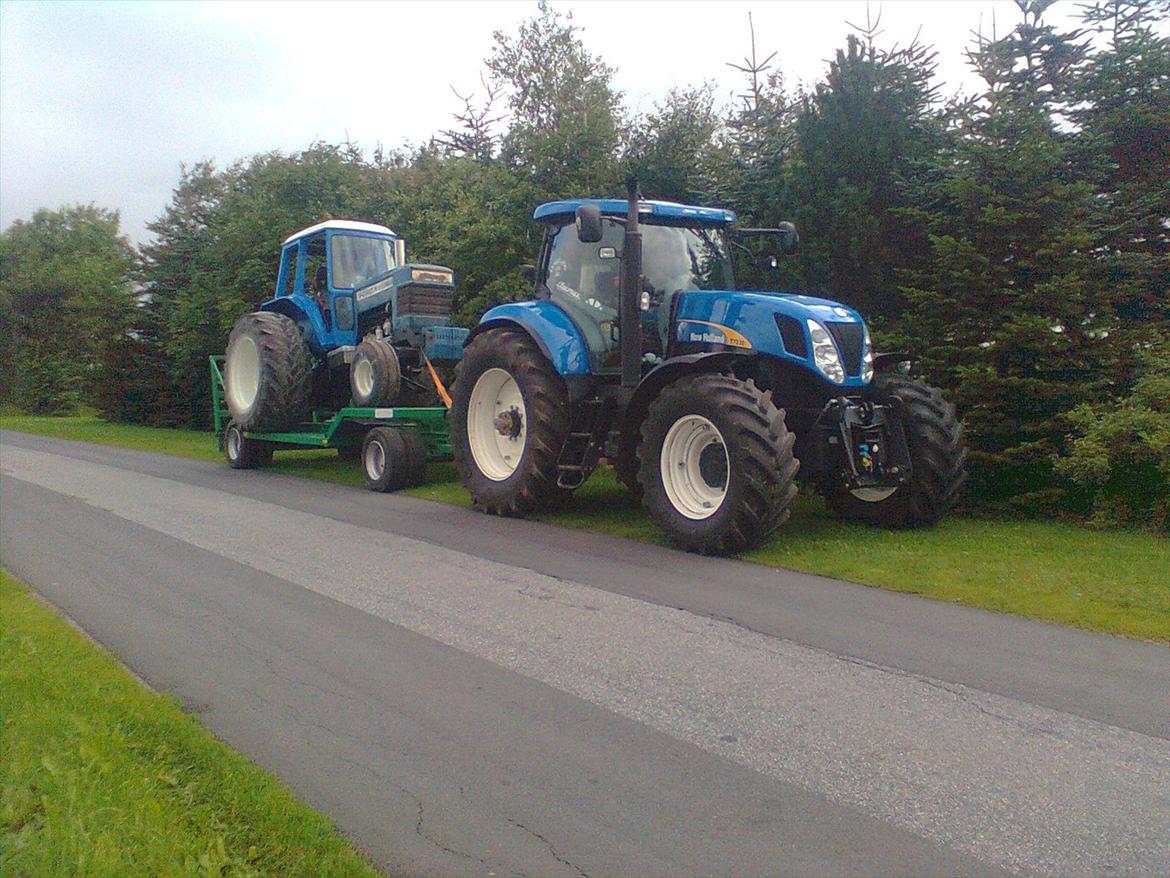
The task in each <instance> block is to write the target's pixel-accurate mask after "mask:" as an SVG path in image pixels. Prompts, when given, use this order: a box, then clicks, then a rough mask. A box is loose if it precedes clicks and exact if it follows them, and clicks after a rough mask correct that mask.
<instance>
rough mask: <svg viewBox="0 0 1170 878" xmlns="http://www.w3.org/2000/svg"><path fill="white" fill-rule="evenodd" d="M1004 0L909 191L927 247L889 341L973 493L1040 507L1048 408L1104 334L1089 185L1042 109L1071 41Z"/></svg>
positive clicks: (1106, 321)
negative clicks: (911, 359) (944, 425)
mask: <svg viewBox="0 0 1170 878" xmlns="http://www.w3.org/2000/svg"><path fill="white" fill-rule="evenodd" d="M1018 3H1019V6H1020V9H1021V11H1022V12H1023V14H1024V21H1023V22H1022V23H1021V24H1020V25H1019V26H1018V27H1017V28H1015V29H1014V30H1013V31H1012V32H1011V33H1010V34H1008V35H1007V36H1005V37H1003V38H1000V39H992V40H984V39H981V40H980V41H979V43H978V45H977V46H976V47H975V48H974V49H973V50H972V51H971V52H970V53H969V57H970V59H971V62H972V64H973V65H974V66H975V69H976V70H977V71H978V72H979V74H980V75H981V77H982V78H983V79H984V81H985V82H986V84H987V89H986V91H985V93H984V94H983V95H982V96H981V97H980V98H979V99H977V100H975V101H972V102H969V103H967V104H964V105H962V106H960V107H958V108H957V109H956V118H955V124H956V132H955V134H956V137H955V138H954V139H953V141H952V143H951V145H950V147H949V148H947V149H946V150H944V151H943V152H942V153H941V155H940V161H939V163H938V164H937V166H936V167H935V168H933V169H932V172H931V173H930V174H927V175H923V176H922V177H920V178H919V180H918V181H917V183H916V186H915V188H913V189H912V190H911V191H910V194H911V196H912V198H913V201H914V203H915V204H917V205H919V206H920V207H919V208H918V213H919V215H920V216H921V217H922V218H923V219H924V220H925V221H926V223H927V228H928V230H929V234H930V245H931V259H930V260H929V261H928V262H926V263H924V264H923V265H921V266H918V267H916V268H914V269H912V270H910V271H908V272H906V281H907V283H906V285H905V286H904V287H903V290H902V291H903V294H904V295H905V297H906V301H907V304H908V308H907V311H906V313H905V314H904V315H903V316H902V319H901V321H900V330H901V333H900V334H901V337H900V339H898V340H899V341H900V342H901V343H902V344H904V345H905V346H906V347H908V348H909V349H911V350H912V351H914V352H916V353H918V354H920V355H921V365H922V367H923V368H924V370H925V372H926V373H927V375H928V377H929V378H930V379H932V380H933V381H934V382H936V383H939V384H941V385H942V386H943V387H948V388H952V389H953V391H954V394H955V396H956V398H957V401H958V402H959V405H960V410H961V414H962V416H963V418H964V420H965V422H966V425H967V428H968V435H969V439H970V442H971V446H972V449H973V454H972V462H973V465H972V478H971V482H970V490H971V492H972V494H973V497H974V499H975V500H976V501H977V502H979V501H983V500H988V501H992V502H1006V503H1010V504H1012V505H1015V506H1027V505H1031V506H1034V507H1035V506H1041V507H1045V508H1051V503H1052V502H1053V501H1054V491H1053V489H1052V487H1051V486H1052V471H1051V455H1052V453H1053V452H1054V451H1055V450H1056V449H1057V448H1058V447H1059V446H1060V443H1061V441H1062V438H1063V434H1064V424H1063V422H1062V420H1061V415H1062V413H1064V412H1067V411H1069V410H1070V409H1072V408H1073V407H1075V406H1076V405H1078V404H1080V403H1083V402H1087V401H1091V400H1093V399H1095V398H1096V397H1097V396H1098V395H1099V393H1100V391H1101V387H1102V384H1103V382H1104V380H1105V373H1106V370H1105V369H1104V368H1103V366H1104V365H1106V364H1108V363H1110V362H1111V361H1112V359H1113V357H1114V355H1115V352H1114V347H1115V345H1114V342H1113V340H1112V339H1111V337H1110V336H1109V332H1108V329H1109V327H1110V326H1111V323H1112V316H1111V315H1110V314H1109V313H1108V308H1107V307H1105V308H1103V307H1102V303H1101V302H1100V301H1099V300H1098V297H1097V296H1096V295H1095V294H1094V291H1093V290H1092V289H1091V288H1090V287H1089V285H1088V282H1087V278H1088V276H1089V273H1090V268H1091V265H1090V256H1089V254H1090V251H1091V248H1092V243H1093V237H1094V236H1093V233H1092V230H1091V228H1090V217H1091V215H1092V208H1093V192H1092V188H1091V187H1090V186H1088V185H1086V184H1085V183H1084V182H1081V181H1078V180H1077V179H1076V176H1075V174H1074V172H1073V169H1072V167H1071V162H1070V151H1069V146H1068V142H1067V137H1066V136H1065V135H1063V134H1062V133H1061V131H1060V130H1059V128H1058V126H1057V124H1056V121H1055V119H1054V115H1055V114H1057V113H1059V112H1060V111H1061V110H1062V108H1065V107H1067V106H1068V104H1069V101H1070V95H1071V89H1072V85H1073V83H1074V82H1075V80H1076V76H1077V73H1078V71H1079V68H1080V66H1081V64H1082V63H1083V58H1084V49H1083V45H1082V44H1081V43H1080V42H1078V39H1079V34H1078V33H1077V32H1072V33H1060V32H1057V31H1056V30H1054V29H1053V28H1051V27H1050V26H1048V25H1046V24H1045V23H1044V22H1043V21H1042V17H1041V16H1042V13H1043V11H1044V9H1045V8H1046V7H1047V6H1048V5H1049V3H1048V2H1047V0H1018Z"/></svg>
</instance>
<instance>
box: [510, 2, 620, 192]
mask: <svg viewBox="0 0 1170 878" xmlns="http://www.w3.org/2000/svg"><path fill="white" fill-rule="evenodd" d="M572 19H573V16H572V13H568V14H567V15H565V16H564V17H563V18H562V16H561V14H560V13H558V12H557V11H556V10H554V9H552V8H551V7H550V6H549V5H548V3H547V2H546V0H540V4H539V8H538V12H537V14H536V16H534V17H533V18H531V19H529V20H528V21H526V22H524V23H522V24H521V25H520V28H519V31H518V32H517V33H516V34H514V35H508V34H504V33H502V32H500V31H497V32H496V33H495V47H494V48H493V50H492V53H491V55H490V57H489V58H488V59H487V68H488V70H489V72H490V74H491V76H492V79H493V81H494V82H495V83H498V84H500V85H502V86H503V87H504V89H505V90H506V92H507V99H508V106H509V108H510V110H511V115H510V117H509V119H508V130H507V133H506V134H505V135H504V139H503V149H502V157H503V159H504V161H505V162H506V163H507V164H508V165H509V166H511V167H512V168H514V169H516V170H517V172H518V173H520V174H521V176H522V177H523V178H524V179H526V180H527V181H529V182H530V183H531V184H532V185H533V187H534V189H535V191H537V192H539V193H540V195H541V197H542V198H554V197H555V198H563V197H567V196H570V195H598V194H601V193H606V192H610V191H612V190H614V189H615V188H616V187H617V185H618V183H619V182H620V181H619V179H618V177H619V172H618V166H617V163H616V162H615V159H614V157H615V154H616V153H617V151H618V147H619V145H620V140H621V138H620V117H619V105H620V101H621V94H620V92H618V91H616V90H615V89H614V88H613V85H612V80H613V73H614V70H613V68H612V67H610V66H608V65H607V64H605V63H604V62H603V61H601V59H600V58H597V57H595V56H593V55H591V54H590V53H589V52H588V51H587V50H586V49H585V46H584V43H583V42H582V41H581V37H580V29H579V28H578V27H577V26H576V25H574V24H573V20H572Z"/></svg>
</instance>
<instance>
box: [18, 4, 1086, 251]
mask: <svg viewBox="0 0 1170 878" xmlns="http://www.w3.org/2000/svg"><path fill="white" fill-rule="evenodd" d="M553 6H554V7H555V8H557V9H560V10H562V11H570V10H571V11H572V13H573V19H574V22H575V23H576V24H578V25H580V26H581V27H582V28H583V35H582V36H583V40H584V42H585V45H586V47H587V48H588V49H589V51H590V52H592V53H593V54H594V55H595V56H598V55H599V56H600V57H601V58H602V59H604V60H605V61H606V62H607V63H608V64H610V65H611V66H615V67H617V71H618V72H617V75H616V85H617V87H618V88H619V89H621V90H622V91H623V92H625V94H626V101H625V103H626V106H627V107H631V108H633V109H649V108H650V107H651V106H652V105H653V103H654V101H656V100H658V99H659V98H661V97H662V96H663V95H664V94H665V93H666V92H667V91H668V90H669V89H670V88H671V87H672V86H676V85H677V86H687V85H692V84H698V83H700V82H702V81H704V80H713V81H714V82H715V83H716V86H717V94H718V95H719V96H720V97H721V98H724V99H728V98H730V96H731V95H733V94H734V93H736V92H737V91H739V90H740V89H741V88H742V83H743V79H742V76H741V75H740V74H739V73H737V72H736V71H735V70H732V69H731V68H730V67H728V66H727V62H729V61H731V62H739V61H741V59H742V58H743V56H744V55H745V54H746V53H747V51H748V49H749V35H748V21H747V14H748V12H749V11H751V13H752V16H753V18H754V21H755V28H756V45H757V51H758V54H759V55H760V57H763V56H766V55H767V54H769V53H770V52H773V51H775V52H777V56H776V59H775V61H774V62H773V63H774V64H776V65H777V66H778V68H779V69H780V70H782V71H783V72H784V74H785V77H786V79H787V81H788V82H789V84H795V83H796V82H798V81H804V82H809V83H811V82H815V81H816V80H817V79H819V78H820V77H821V76H822V75H823V72H824V71H825V70H826V68H827V59H829V58H831V57H832V55H833V53H834V51H835V49H836V48H837V47H838V46H840V45H843V44H844V41H845V35H846V33H848V32H849V28H848V25H847V24H846V22H847V21H849V22H853V23H863V22H864V21H865V18H866V12H867V4H866V3H865V2H864V0H838V2H824V0H821V2H805V0H789V2H776V0H771V2H738V0H736V2H732V0H724V2H714V0H689V2H687V0H658V2H643V0H624V2H617V0H589V2H581V0H578V2H554V3H553ZM868 8H869V11H870V13H871V14H873V15H876V14H877V13H878V11H879V10H880V12H881V24H882V28H883V30H884V36H883V37H882V40H883V41H884V43H885V44H887V45H889V44H893V43H898V44H905V43H908V42H909V41H910V40H911V39H912V38H913V37H914V35H915V33H916V32H918V31H919V29H921V37H920V39H921V40H922V41H923V42H926V43H929V44H933V45H934V46H935V48H936V49H937V50H938V52H939V78H940V80H942V82H944V83H945V85H944V88H943V92H944V93H945V94H949V93H952V92H954V91H956V90H958V89H960V88H963V89H965V90H966V91H968V92H971V91H974V90H975V89H976V88H977V81H976V79H975V78H974V76H973V75H972V74H971V73H970V71H968V70H967V69H966V65H965V62H964V59H963V50H964V48H965V47H966V46H968V45H969V43H970V40H971V35H972V32H974V31H976V30H978V29H979V28H980V27H982V28H983V30H984V32H985V33H990V31H991V27H992V21H993V18H994V21H995V25H996V28H997V29H998V31H999V32H1000V33H1004V32H1006V31H1008V30H1010V29H1011V27H1012V26H1014V24H1015V23H1016V22H1017V21H1018V20H1019V17H1020V16H1019V12H1018V11H1017V9H1016V6H1015V4H1014V3H1012V2H1010V0H947V2H941V0H935V2H927V0H919V2H910V0H886V2H884V3H877V2H873V3H871V4H869V7H868ZM1076 11H1077V10H1076V4H1075V3H1073V2H1071V0H1064V2H1061V3H1058V4H1057V6H1056V7H1055V8H1054V9H1052V10H1050V11H1049V13H1048V15H1047V19H1048V20H1049V21H1051V22H1052V23H1053V24H1060V25H1067V24H1069V23H1070V22H1072V21H1073V20H1074V18H1075V15H1076ZM535 12H536V3H535V2H527V0H525V2H504V0H485V2H465V0H447V2H434V0H432V2H393V3H390V2H352V3H348V2H347V3H342V2H332V3H328V4H322V3H315V2H295V3H292V2H289V3H273V2H261V3H250V2H232V3H212V2H208V3H194V2H166V3H154V2H132V3H98V2H93V3H80V2H56V3H39V2H31V0H0V227H3V228H7V227H8V225H9V224H10V223H11V222H12V221H13V220H15V219H22V218H27V217H29V216H30V215H31V214H32V212H33V211H34V210H36V209H37V208H39V207H51V208H57V207H60V206H61V205H63V204H73V203H90V202H93V203H95V204H97V205H99V206H102V207H109V208H116V209H119V210H121V212H122V227H123V230H124V231H125V232H126V233H127V234H128V235H129V236H130V237H131V239H132V240H135V241H141V240H142V239H143V238H144V237H145V236H146V234H147V233H146V231H145V224H146V223H147V222H148V221H149V220H151V219H153V218H155V217H157V216H158V215H159V214H160V213H161V212H162V210H163V208H164V207H165V206H166V204H167V202H168V201H169V199H170V196H171V190H172V189H173V187H174V186H175V185H176V183H177V182H178V177H179V166H180V164H181V163H184V162H185V163H187V164H191V163H193V162H195V161H198V160H200V159H203V158H212V159H214V160H215V161H216V162H217V164H218V165H219V166H221V167H223V166H226V165H228V164H230V163H231V162H232V161H233V160H235V159H237V158H243V157H247V156H250V155H253V154H255V153H258V152H264V151H268V150H272V149H279V150H283V151H285V152H290V151H295V150H300V149H303V148H305V147H306V146H308V145H309V144H310V143H311V142H312V141H314V140H317V139H320V140H325V141H328V142H332V143H336V142H341V141H343V140H345V139H346V138H347V137H348V138H349V139H350V140H352V141H354V142H356V143H358V144H360V145H361V146H362V147H365V148H367V149H369V148H372V147H373V146H375V145H376V144H378V143H381V144H383V145H385V146H386V147H388V148H391V147H397V146H401V145H403V144H404V143H406V142H410V143H415V144H417V143H421V142H425V141H426V140H427V139H428V138H429V136H430V135H431V134H432V133H433V132H436V131H438V130H440V129H442V128H446V127H450V126H451V124H452V118H451V116H452V113H453V112H454V111H455V110H457V109H460V107H461V104H460V102H459V101H458V100H457V99H456V98H455V96H454V95H453V94H452V93H451V86H455V87H456V88H458V89H459V90H460V91H461V92H463V93H466V92H468V91H472V90H476V89H478V88H479V73H480V71H481V70H482V61H483V59H484V58H485V57H486V56H487V55H488V54H489V52H490V51H491V46H492V32H493V31H495V30H503V31H504V32H506V33H512V32H514V31H515V28H516V26H517V24H518V23H519V22H520V21H522V20H524V19H526V18H529V17H531V16H532V15H534V14H535ZM372 219H375V220H378V221H380V220H383V219H391V218H385V217H381V218H377V217H375V218H372Z"/></svg>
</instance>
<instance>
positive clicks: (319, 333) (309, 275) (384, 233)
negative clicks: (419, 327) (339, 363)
mask: <svg viewBox="0 0 1170 878" xmlns="http://www.w3.org/2000/svg"><path fill="white" fill-rule="evenodd" d="M405 263H406V242H405V241H404V240H402V239H401V238H399V237H398V236H397V235H395V234H394V232H392V231H391V230H390V229H388V228H386V226H379V225H374V224H373V223H363V222H355V221H351V220H328V221H326V222H323V223H318V224H317V225H315V226H311V227H309V228H307V229H304V230H303V231H300V232H297V233H296V234H294V235H290V236H289V237H288V238H287V239H286V240H285V242H284V247H283V249H282V251H281V258H280V274H279V276H278V278H277V282H276V287H277V294H276V298H277V299H282V298H283V299H290V300H291V301H292V303H295V305H296V306H297V308H298V310H299V312H300V315H298V316H303V318H304V319H306V320H307V321H308V322H309V324H310V325H311V327H312V330H313V331H312V333H311V338H313V339H315V340H316V342H317V344H316V345H314V347H319V348H320V349H321V350H322V351H326V350H329V349H331V348H335V347H338V346H341V345H354V344H356V343H357V339H358V331H359V326H358V313H359V310H360V311H365V310H368V305H369V302H368V301H367V299H368V297H366V296H363V297H362V300H361V302H360V303H359V302H357V301H355V293H356V292H358V291H362V292H364V291H365V288H366V287H367V286H369V285H370V284H371V283H372V282H374V281H377V280H378V279H380V278H383V277H386V276H387V275H389V274H390V273H391V272H392V271H393V270H394V269H395V268H397V267H398V266H400V265H404V264H405Z"/></svg>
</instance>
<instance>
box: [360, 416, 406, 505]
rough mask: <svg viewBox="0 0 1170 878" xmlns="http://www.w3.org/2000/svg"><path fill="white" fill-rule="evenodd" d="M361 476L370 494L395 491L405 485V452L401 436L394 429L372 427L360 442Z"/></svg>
mask: <svg viewBox="0 0 1170 878" xmlns="http://www.w3.org/2000/svg"><path fill="white" fill-rule="evenodd" d="M362 475H364V476H365V477H366V487H367V488H369V489H370V490H371V491H379V492H383V493H385V492H387V491H397V490H398V489H399V488H403V487H405V486H406V476H407V452H406V443H405V442H404V441H403V439H402V434H401V433H399V432H398V430H396V429H394V428H393V427H373V428H371V429H370V431H369V432H368V433H366V438H365V439H364V440H363V441H362Z"/></svg>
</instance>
